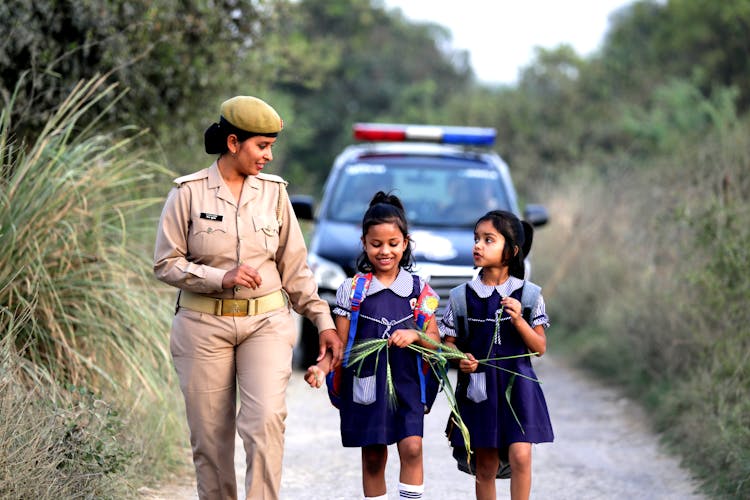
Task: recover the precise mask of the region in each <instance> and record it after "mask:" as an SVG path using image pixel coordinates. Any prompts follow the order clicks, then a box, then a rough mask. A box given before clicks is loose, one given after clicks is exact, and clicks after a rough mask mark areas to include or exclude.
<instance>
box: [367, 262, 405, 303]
mask: <svg viewBox="0 0 750 500" xmlns="http://www.w3.org/2000/svg"><path fill="white" fill-rule="evenodd" d="M385 289H389V290H391V291H392V292H393V293H395V294H396V295H398V296H399V297H408V296H409V295H411V292H412V290H413V289H414V281H413V280H412V275H411V273H410V272H409V271H407V270H406V269H404V268H403V267H402V268H399V271H398V276H396V279H395V280H393V283H391V284H390V285H388V286H385V285H383V284H382V283H381V282H380V281H378V279H377V278H376V277H375V275H374V274H373V275H372V282H370V288H369V290H367V295H372V294H374V293H378V292H380V291H382V290H385Z"/></svg>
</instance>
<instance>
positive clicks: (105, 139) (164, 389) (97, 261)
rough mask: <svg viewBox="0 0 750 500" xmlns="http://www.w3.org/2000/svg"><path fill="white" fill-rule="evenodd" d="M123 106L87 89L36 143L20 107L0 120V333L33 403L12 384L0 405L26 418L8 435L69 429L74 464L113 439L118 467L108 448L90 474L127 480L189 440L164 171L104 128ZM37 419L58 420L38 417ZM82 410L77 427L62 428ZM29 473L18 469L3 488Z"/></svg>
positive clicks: (17, 438)
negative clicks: (172, 298)
mask: <svg viewBox="0 0 750 500" xmlns="http://www.w3.org/2000/svg"><path fill="white" fill-rule="evenodd" d="M122 95H123V93H122V92H119V93H118V92H117V90H116V88H115V87H114V86H108V85H107V83H106V81H105V79H104V78H98V79H93V80H90V81H87V82H82V83H81V84H79V85H78V86H77V87H76V88H75V89H74V90H73V91H72V92H71V94H70V96H69V97H68V98H67V99H66V100H65V101H64V102H62V103H61V104H60V106H59V108H58V109H57V110H56V112H55V113H54V114H53V115H52V117H51V118H50V120H49V121H48V122H47V124H46V125H45V127H44V128H43V130H41V131H40V132H39V133H38V135H37V136H36V137H35V138H33V140H31V141H30V142H26V141H25V140H24V138H19V137H14V135H13V133H12V130H13V124H12V123H11V122H10V118H9V117H10V116H11V113H10V109H11V107H12V105H13V101H12V99H11V101H10V102H9V103H7V105H6V107H5V108H4V109H3V112H2V115H1V116H0V159H1V165H0V168H1V170H0V332H2V336H3V338H2V345H3V349H4V351H3V352H4V353H6V354H5V356H6V357H5V359H6V360H13V363H12V366H14V367H15V368H17V370H12V373H13V374H14V375H13V377H14V378H15V379H16V380H18V381H20V382H21V383H22V384H23V387H24V388H25V390H26V391H27V392H28V394H27V395H26V396H23V393H21V395H19V393H18V391H11V390H10V388H11V386H12V385H13V384H11V383H9V382H4V384H5V385H4V386H3V387H4V391H3V393H2V397H3V401H2V404H3V405H6V404H8V402H9V401H17V402H18V405H11V406H18V407H19V408H25V409H24V410H20V409H19V412H21V413H16V414H15V417H14V416H13V415H14V414H11V413H7V414H6V412H2V416H0V432H2V431H3V430H5V431H11V435H12V436H14V437H13V439H11V440H10V441H14V442H15V444H16V445H18V444H21V445H22V444H24V443H26V444H27V446H28V448H29V449H39V448H40V447H42V448H44V446H46V445H45V444H44V443H40V442H38V441H34V439H36V438H37V437H39V436H42V435H44V434H45V433H44V432H43V430H44V429H43V430H40V429H39V427H40V426H41V427H43V428H45V429H46V430H48V431H50V432H51V433H53V434H54V433H55V432H56V430H54V429H51V428H48V426H49V427H52V428H54V427H55V425H62V426H63V427H67V428H68V431H69V432H70V433H72V434H71V435H70V436H69V437H70V439H68V440H67V441H66V443H67V444H68V445H69V446H70V447H71V448H72V451H71V452H70V453H72V454H74V455H75V454H76V453H78V452H80V451H81V450H78V451H76V446H78V445H80V446H81V447H83V448H86V447H87V446H89V445H90V443H91V441H90V440H89V438H88V437H82V436H84V435H87V433H89V434H91V435H92V436H93V437H92V439H94V440H96V439H101V440H102V441H101V443H108V442H110V441H111V440H116V441H118V444H117V446H115V447H114V448H113V450H117V451H115V452H114V453H115V455H116V456H115V457H111V460H110V459H107V460H102V454H100V453H99V451H101V449H102V446H103V445H94V449H93V451H91V452H87V451H85V450H84V451H82V452H81V455H80V456H83V457H84V459H83V463H84V464H85V465H86V466H89V465H91V464H94V463H100V465H101V463H107V462H109V463H110V464H111V463H112V462H113V461H114V462H116V463H117V464H118V465H117V467H114V468H109V469H108V466H104V465H102V467H104V469H107V470H105V471H104V472H105V474H104V475H105V476H107V475H113V474H114V475H120V476H123V477H124V476H127V475H128V474H133V473H135V474H140V473H142V472H144V471H145V472H154V471H158V470H159V464H160V463H163V459H164V458H165V455H166V456H167V457H169V456H170V454H171V451H170V450H171V449H172V448H174V443H178V442H179V439H178V438H176V437H175V433H180V434H181V432H182V429H181V424H180V423H179V422H181V419H180V418H175V416H174V415H173V413H174V411H175V410H174V409H172V408H175V407H176V408H179V406H175V405H174V401H175V399H176V398H175V395H174V393H173V392H174V384H172V383H171V379H172V368H171V360H170V357H169V352H168V331H169V320H170V316H171V313H172V312H173V306H172V305H171V304H169V303H165V295H164V294H163V293H161V291H160V289H159V287H158V286H156V283H155V280H153V278H152V271H151V256H152V255H151V253H150V252H151V248H153V247H152V241H153V230H154V228H155V224H156V221H155V220H154V217H153V213H154V210H153V207H154V205H155V204H157V203H161V202H162V201H163V200H162V197H161V196H155V197H152V196H150V193H153V192H154V190H155V185H159V186H160V187H161V186H163V185H164V179H165V177H164V174H165V173H166V172H165V171H164V169H163V168H162V167H160V166H159V165H157V164H154V163H151V162H149V161H147V160H146V159H145V156H144V154H143V153H141V152H140V151H141V149H140V148H141V144H142V143H143V142H145V141H144V140H143V139H144V138H145V137H146V136H145V132H143V131H135V130H128V129H123V130H119V131H115V132H113V133H109V132H105V131H100V130H99V129H98V128H97V123H98V119H99V118H100V117H101V116H103V113H106V112H110V111H111V110H112V107H113V106H116V104H117V101H118V99H120V98H121V97H122ZM97 110H98V111H97ZM146 152H148V150H146ZM161 191H163V189H161ZM2 373H3V376H5V374H6V369H5V367H4V368H3V371H2ZM4 380H5V379H4ZM19 397H21V399H20V400H19V399H18V398H19ZM44 401H47V402H48V403H47V406H45V405H44V404H43V402H44ZM50 405H51V406H50ZM39 408H42V409H44V408H46V410H47V414H48V415H57V417H55V418H41V419H40V418H27V415H32V414H33V412H35V411H37V410H39ZM71 409H75V411H74V413H75V415H76V416H75V417H71V418H68V419H66V418H62V419H61V418H59V413H60V412H61V411H63V410H65V411H67V410H71ZM110 410H111V411H110ZM71 411H73V410H71ZM102 411H103V412H104V414H103V413H102ZM23 412H29V413H23ZM102 422H106V423H107V425H104V426H101V424H102ZM15 425H18V426H21V428H23V427H24V426H25V425H28V428H27V431H23V430H21V429H19V430H13V429H14V427H13V426H15ZM58 430H59V429H58ZM76 436H77V437H78V438H80V440H79V441H76V439H77V438H76ZM90 437H91V436H90ZM10 441H7V440H3V439H0V447H2V448H0V456H1V455H4V454H6V456H11V455H9V453H10V450H12V449H13V443H11V442H10ZM77 443H78V444H77ZM105 448H106V447H105ZM97 449H99V451H97ZM107 453H108V452H107ZM105 455H106V453H105ZM32 463H35V462H32ZM32 463H28V462H27V463H24V461H23V460H22V461H20V462H18V463H16V464H15V465H14V466H12V467H11V468H10V469H6V470H5V473H6V474H7V475H6V477H10V476H12V475H13V474H14V473H15V471H18V470H20V469H22V468H23V467H32V468H33V467H34V466H33V465H32ZM4 467H9V466H8V465H7V464H4ZM2 473H3V471H0V474H2ZM70 476H71V477H72V476H73V475H70ZM3 479H4V478H3V477H0V484H1V483H3ZM40 481H41V480H40ZM37 486H38V487H39V488H44V484H39V485H35V487H37ZM82 496H85V497H92V496H97V495H95V494H93V493H92V494H82ZM19 497H25V498H60V497H59V496H54V495H50V496H45V495H42V496H38V495H36V494H33V495H32V494H31V493H29V494H28V495H20V496H19ZM70 498H73V497H70Z"/></svg>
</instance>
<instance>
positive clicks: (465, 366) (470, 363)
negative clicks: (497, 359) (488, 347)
mask: <svg viewBox="0 0 750 500" xmlns="http://www.w3.org/2000/svg"><path fill="white" fill-rule="evenodd" d="M478 366H479V361H477V359H476V358H475V357H474V356H473V355H472V354H471V353H470V352H467V353H466V358H465V359H462V360H460V361H459V362H458V368H459V369H460V370H461V371H462V372H463V373H474V372H475V371H477V367H478Z"/></svg>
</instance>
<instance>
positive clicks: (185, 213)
mask: <svg viewBox="0 0 750 500" xmlns="http://www.w3.org/2000/svg"><path fill="white" fill-rule="evenodd" d="M174 182H175V184H176V187H173V188H172V190H171V191H170V192H169V195H168V196H167V200H166V202H165V204H164V209H163V211H162V214H161V219H160V222H159V228H158V232H157V236H156V248H155V251H154V273H155V274H156V277H157V278H158V279H159V280H161V281H163V282H165V283H168V284H170V285H173V286H176V287H178V288H180V289H184V290H189V291H191V292H195V293H201V294H206V295H210V296H212V297H220V298H238V299H244V298H254V297H260V296H263V295H267V294H269V293H271V292H275V291H276V290H279V289H283V290H284V291H286V293H287V295H288V296H289V299H290V302H291V305H292V307H293V308H294V310H295V311H297V312H298V313H299V314H302V315H304V316H307V318H309V319H310V321H312V322H313V323H314V324H315V325H316V326H317V328H318V330H319V331H321V330H325V329H329V328H335V326H334V324H333V319H332V318H331V314H330V309H329V306H328V304H327V303H326V302H325V301H323V300H322V299H320V297H319V296H318V290H317V284H316V283H315V280H314V278H313V275H312V272H311V271H310V268H309V267H308V266H307V248H306V247H305V241H304V238H303V236H302V231H301V230H300V227H299V223H298V222H297V218H296V216H295V215H294V211H293V210H292V205H291V203H290V202H289V199H288V197H287V196H286V189H285V186H286V182H285V181H284V180H283V179H281V178H280V177H278V176H275V175H269V174H263V173H261V174H258V175H257V176H248V177H247V178H245V183H244V185H243V187H242V194H241V198H240V203H239V205H238V204H237V203H236V201H235V200H234V197H233V196H232V194H231V192H230V190H229V188H228V187H227V185H226V184H225V182H224V180H223V179H222V177H221V174H220V173H219V169H218V165H217V163H216V162H214V163H213V165H211V166H210V167H209V168H206V169H203V170H201V171H199V172H196V173H194V174H190V175H186V176H183V177H179V178H177V179H175V181H174ZM280 196H281V197H282V198H281V204H280V205H279V197H280ZM279 208H280V210H279ZM277 211H278V212H279V216H278V217H277ZM241 263H245V264H247V265H249V266H251V267H253V268H255V269H256V270H257V271H258V273H259V274H260V275H261V279H262V284H261V286H260V287H259V288H257V289H255V290H253V289H250V288H245V287H234V288H231V289H223V288H222V287H221V280H222V278H223V277H224V274H225V273H226V272H227V271H229V270H231V269H233V268H235V267H237V266H238V265H240V264H241Z"/></svg>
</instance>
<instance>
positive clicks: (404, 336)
mask: <svg viewBox="0 0 750 500" xmlns="http://www.w3.org/2000/svg"><path fill="white" fill-rule="evenodd" d="M417 340H419V332H418V331H416V330H409V329H404V328H402V329H398V330H394V332H393V333H391V336H390V337H388V345H389V346H392V345H395V346H396V347H407V346H409V345H410V344H413V343H414V342H416V341H417Z"/></svg>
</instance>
